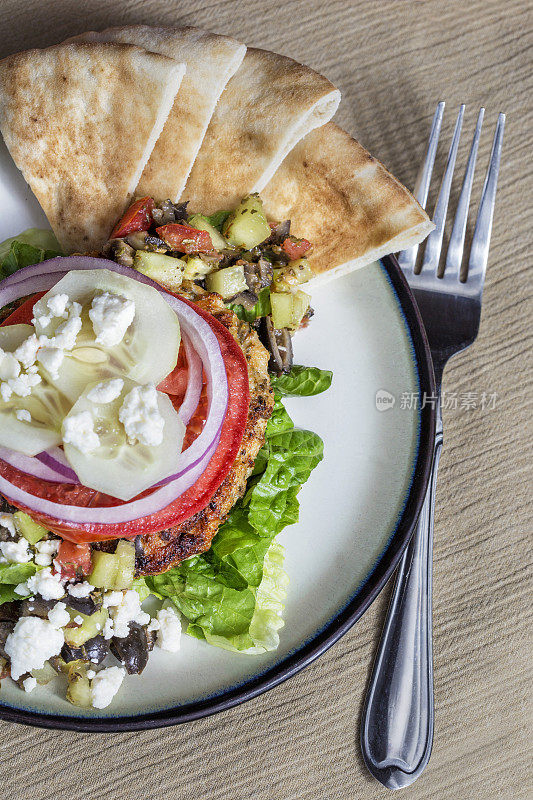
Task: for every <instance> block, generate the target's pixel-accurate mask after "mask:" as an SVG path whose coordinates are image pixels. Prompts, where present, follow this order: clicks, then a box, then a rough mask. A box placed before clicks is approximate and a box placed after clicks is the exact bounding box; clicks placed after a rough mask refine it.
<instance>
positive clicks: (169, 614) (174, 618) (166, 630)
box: [157, 608, 181, 653]
mask: <svg viewBox="0 0 533 800" xmlns="http://www.w3.org/2000/svg"><path fill="white" fill-rule="evenodd" d="M157 621H158V623H159V628H158V629H157V644H158V646H159V647H160V648H161V650H168V652H169V653H177V651H178V650H179V649H180V637H181V621H180V618H179V617H178V615H177V614H176V612H175V611H174V610H173V609H172V608H162V609H160V611H158V612H157Z"/></svg>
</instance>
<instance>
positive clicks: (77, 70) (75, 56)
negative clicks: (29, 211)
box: [0, 44, 185, 253]
mask: <svg viewBox="0 0 533 800" xmlns="http://www.w3.org/2000/svg"><path fill="white" fill-rule="evenodd" d="M184 71H185V66H184V65H183V64H179V63H178V62H176V61H174V60H173V59H170V58H166V57H165V56H162V55H158V54H156V53H148V52H146V51H145V50H141V49H140V48H138V47H133V46H131V45H117V44H114V45H111V44H61V45H57V46H55V47H50V48H49V49H47V50H29V51H27V52H25V53H18V54H17V55H14V56H10V57H9V58H6V59H4V60H3V61H1V62H0V130H1V132H2V135H3V137H4V140H5V142H6V145H7V147H8V149H9V151H10V153H11V155H12V157H13V160H14V161H15V163H16V165H17V166H18V167H19V169H21V170H22V173H23V174H24V177H25V179H26V181H27V182H28V183H29V185H30V187H31V189H32V190H33V192H34V194H35V196H36V197H37V199H38V200H39V202H40V204H41V206H42V208H43V210H44V212H45V214H46V215H47V217H48V220H49V222H50V224H51V226H52V228H53V230H54V233H55V234H56V236H57V238H58V239H59V241H60V243H61V245H62V247H63V248H64V250H65V252H67V253H69V252H73V251H76V250H81V251H90V250H97V249H99V248H100V247H101V245H102V244H103V242H105V240H106V239H107V237H108V235H109V231H110V228H111V227H112V225H113V222H114V220H115V219H116V218H117V217H118V216H119V215H120V214H121V213H122V211H123V209H124V206H125V205H126V203H127V202H128V200H129V198H130V196H131V194H132V192H133V191H134V189H135V187H136V186H137V183H138V182H139V177H140V175H141V173H142V171H143V169H144V166H145V164H146V162H147V161H148V158H149V156H150V153H151V152H152V149H153V147H154V144H155V142H156V141H157V138H158V136H159V134H160V133H161V130H162V128H163V125H164V123H165V120H166V118H167V116H168V113H169V111H170V109H171V108H172V104H173V102H174V97H175V96H176V92H177V91H178V89H179V85H180V83H181V80H182V77H183V74H184Z"/></svg>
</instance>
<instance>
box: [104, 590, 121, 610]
mask: <svg viewBox="0 0 533 800" xmlns="http://www.w3.org/2000/svg"><path fill="white" fill-rule="evenodd" d="M123 599H124V595H123V594H122V592H106V593H105V594H104V599H103V601H102V605H103V607H104V608H109V607H110V606H119V605H120V604H121V603H122V600H123Z"/></svg>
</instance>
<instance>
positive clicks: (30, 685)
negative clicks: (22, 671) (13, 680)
mask: <svg viewBox="0 0 533 800" xmlns="http://www.w3.org/2000/svg"><path fill="white" fill-rule="evenodd" d="M22 685H23V686H24V691H25V692H31V691H33V689H35V687H36V686H37V678H34V677H33V675H30V677H29V678H25V679H24V680H23V681H22Z"/></svg>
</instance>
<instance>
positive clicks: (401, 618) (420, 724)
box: [361, 404, 442, 789]
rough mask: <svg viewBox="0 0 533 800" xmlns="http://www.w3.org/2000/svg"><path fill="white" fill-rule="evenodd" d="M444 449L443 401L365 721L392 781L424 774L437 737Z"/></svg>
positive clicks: (375, 762)
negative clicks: (436, 544) (438, 491)
mask: <svg viewBox="0 0 533 800" xmlns="http://www.w3.org/2000/svg"><path fill="white" fill-rule="evenodd" d="M439 405H440V404H439ZM441 449H442V419H441V415H440V408H439V409H438V413H437V431H436V437H435V450H434V459H433V466H432V470H431V476H430V481H429V485H428V488H427V491H426V496H425V499H424V503H423V506H422V510H421V512H420V516H419V519H418V522H417V526H416V529H415V532H414V534H413V537H412V539H411V542H410V543H409V545H408V547H407V549H406V551H405V553H404V555H403V558H402V560H401V562H400V566H399V568H398V573H397V576H396V583H395V586H394V590H393V594H392V598H391V603H390V606H389V609H388V612H387V618H386V621H385V627H384V629H383V633H382V636H381V641H380V643H379V648H378V652H377V655H376V659H375V662H374V667H373V671H372V677H371V679H370V685H369V687H368V691H367V696H366V701H365V707H364V710H363V719H362V724H361V749H362V752H363V757H364V759H365V763H366V765H367V767H368V769H369V770H370V772H371V773H372V774H373V775H374V777H375V778H377V780H378V781H380V782H381V783H382V784H383V785H384V786H387V787H388V788H389V789H400V788H402V787H403V786H409V784H411V783H413V782H414V781H415V780H416V779H417V778H418V776H419V775H420V774H421V772H422V771H423V770H424V768H425V766H426V764H427V763H428V761H429V757H430V755H431V746H432V743H433V719H434V711H433V646H432V630H431V628H432V623H431V593H432V556H433V518H434V508H435V486H436V482H437V470H438V465H439V458H440V453H441Z"/></svg>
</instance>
